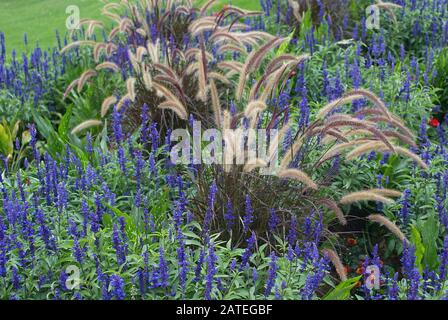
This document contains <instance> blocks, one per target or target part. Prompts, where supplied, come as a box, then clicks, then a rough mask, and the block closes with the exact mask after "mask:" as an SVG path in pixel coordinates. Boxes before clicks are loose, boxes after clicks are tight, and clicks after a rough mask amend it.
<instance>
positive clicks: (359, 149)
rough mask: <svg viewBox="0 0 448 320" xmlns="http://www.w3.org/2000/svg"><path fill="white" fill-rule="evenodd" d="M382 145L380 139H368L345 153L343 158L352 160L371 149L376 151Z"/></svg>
mask: <svg viewBox="0 0 448 320" xmlns="http://www.w3.org/2000/svg"><path fill="white" fill-rule="evenodd" d="M383 146H384V143H383V142H382V141H369V142H367V143H364V144H362V145H360V146H359V147H356V148H355V149H353V150H352V151H351V152H349V153H348V154H347V156H346V157H345V158H346V159H347V160H352V159H354V158H357V157H359V156H362V155H364V154H366V153H369V152H371V151H378V150H380V148H381V147H383Z"/></svg>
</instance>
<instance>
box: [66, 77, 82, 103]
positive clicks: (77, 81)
mask: <svg viewBox="0 0 448 320" xmlns="http://www.w3.org/2000/svg"><path fill="white" fill-rule="evenodd" d="M78 83H79V79H75V80H73V81H72V82H71V83H70V84H69V85H68V87H67V89H65V92H64V97H63V99H64V100H65V98H67V96H68V95H69V93H70V92H72V90H73V88H74V87H76V86H77V85H78Z"/></svg>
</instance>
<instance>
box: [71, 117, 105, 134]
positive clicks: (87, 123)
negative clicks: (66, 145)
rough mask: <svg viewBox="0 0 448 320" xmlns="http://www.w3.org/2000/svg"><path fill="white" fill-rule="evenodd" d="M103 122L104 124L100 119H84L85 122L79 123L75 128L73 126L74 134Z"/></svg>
mask: <svg viewBox="0 0 448 320" xmlns="http://www.w3.org/2000/svg"><path fill="white" fill-rule="evenodd" d="M102 124H103V122H102V121H100V120H95V119H90V120H87V121H84V122H83V123H81V124H79V125H77V126H76V127H75V128H73V130H72V134H77V133H78V132H80V131H82V130H84V129H87V128H91V127H94V126H100V125H102Z"/></svg>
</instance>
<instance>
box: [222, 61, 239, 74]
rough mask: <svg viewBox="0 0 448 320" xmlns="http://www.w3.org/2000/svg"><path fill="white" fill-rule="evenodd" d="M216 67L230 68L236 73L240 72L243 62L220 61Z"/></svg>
mask: <svg viewBox="0 0 448 320" xmlns="http://www.w3.org/2000/svg"><path fill="white" fill-rule="evenodd" d="M218 68H219V69H221V70H225V69H230V70H232V71H234V72H236V73H240V72H241V70H242V69H243V64H242V63H241V62H238V61H221V62H218Z"/></svg>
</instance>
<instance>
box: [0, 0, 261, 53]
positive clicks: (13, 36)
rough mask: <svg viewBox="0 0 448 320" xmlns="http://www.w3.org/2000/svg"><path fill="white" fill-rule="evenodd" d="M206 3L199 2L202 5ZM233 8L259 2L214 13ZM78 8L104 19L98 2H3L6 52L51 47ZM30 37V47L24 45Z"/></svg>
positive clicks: (243, 0)
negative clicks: (73, 8) (70, 9)
mask: <svg viewBox="0 0 448 320" xmlns="http://www.w3.org/2000/svg"><path fill="white" fill-rule="evenodd" d="M206 1H207V0H197V4H198V5H201V4H202V3H204V2H206ZM229 3H231V4H233V5H236V6H238V7H241V8H245V9H249V10H259V8H260V4H259V0H230V1H229V0H219V1H218V2H217V5H215V7H214V9H219V8H220V7H222V6H224V5H225V4H229ZM70 5H77V6H78V7H79V9H80V18H81V19H83V18H92V19H101V7H102V6H103V3H102V2H101V1H99V0H0V31H1V32H4V33H5V38H6V46H7V51H8V52H11V51H12V49H16V51H17V52H22V51H24V50H26V49H27V47H28V48H33V47H34V45H35V44H36V43H39V45H40V46H41V47H42V48H48V47H52V46H53V45H54V44H55V42H56V30H59V32H60V34H61V36H64V34H65V33H66V31H67V29H66V27H65V21H66V19H67V17H68V14H67V13H66V8H67V7H68V6H70ZM25 34H27V37H28V46H25V44H24V35H25Z"/></svg>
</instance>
